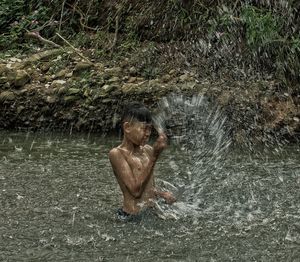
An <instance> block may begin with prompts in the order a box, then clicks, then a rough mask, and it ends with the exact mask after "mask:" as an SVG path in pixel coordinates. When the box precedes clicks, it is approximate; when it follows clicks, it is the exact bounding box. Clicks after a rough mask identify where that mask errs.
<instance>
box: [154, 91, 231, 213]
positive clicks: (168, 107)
mask: <svg viewBox="0 0 300 262" xmlns="http://www.w3.org/2000/svg"><path fill="white" fill-rule="evenodd" d="M158 108H159V110H158V113H157V114H156V115H155V116H154V123H155V125H156V126H157V128H160V129H163V130H165V132H166V133H167V135H168V137H169V139H170V141H171V143H172V144H174V145H175V148H176V149H175V150H177V151H180V152H179V154H178V152H177V154H176V155H177V156H178V155H180V156H181V157H180V158H178V159H174V160H171V161H169V166H170V167H171V169H172V170H173V171H174V173H175V174H176V176H175V185H176V188H177V190H175V194H176V196H177V198H178V199H179V200H180V202H178V203H177V204H176V205H174V206H175V209H174V208H173V214H174V212H175V214H176V215H180V214H183V213H186V211H188V213H191V212H196V211H197V209H198V207H199V204H200V202H201V193H202V190H203V187H204V186H205V184H208V183H209V181H208V180H213V179H218V177H219V176H221V175H222V174H221V170H222V166H223V163H224V159H225V158H226V153H227V149H228V148H229V146H230V144H231V136H230V129H229V128H228V125H227V122H226V121H227V118H226V115H225V114H224V112H223V111H222V110H221V109H220V108H219V107H218V106H216V105H214V103H212V102H210V101H209V100H208V99H207V98H206V97H205V96H202V95H194V96H192V97H187V96H183V95H176V94H171V95H170V96H168V97H165V98H164V99H162V100H161V102H160V103H159V106H158ZM183 166H184V169H182V168H181V167H183ZM207 173H209V174H210V176H207ZM161 182H162V183H160V184H161V186H162V187H163V188H166V187H167V188H169V189H170V190H171V191H173V192H174V185H172V186H171V187H170V185H166V182H165V181H161ZM160 209H163V207H162V206H161V205H160ZM180 210H181V211H180ZM164 211H165V212H169V211H170V209H169V211H167V210H166V209H165V210H164Z"/></svg>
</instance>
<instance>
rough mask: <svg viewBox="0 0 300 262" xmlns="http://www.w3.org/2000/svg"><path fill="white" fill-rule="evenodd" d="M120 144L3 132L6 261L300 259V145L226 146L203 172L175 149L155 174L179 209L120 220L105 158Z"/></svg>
mask: <svg viewBox="0 0 300 262" xmlns="http://www.w3.org/2000/svg"><path fill="white" fill-rule="evenodd" d="M119 142H120V141H119V138H118V137H102V136H100V135H87V134H79V135H75V134H72V135H70V134H61V133H14V132H6V131H1V132H0V200H1V214H0V260H1V261H300V260H299V258H300V204H299V200H300V160H299V159H300V157H299V155H300V152H299V147H298V146H289V147H287V146H286V147H285V148H281V150H278V149H277V148H274V149H270V148H268V150H265V149H263V148H262V149H255V150H252V151H251V152H250V151H247V150H245V149H244V150H238V149H232V148H229V150H228V153H227V154H226V157H222V158H221V159H215V158H214V159H213V163H211V161H203V162H202V164H201V166H199V164H198V165H193V162H192V161H193V160H192V159H191V158H190V157H188V156H187V155H185V154H183V152H182V150H181V149H180V148H178V145H177V146H175V145H170V146H169V148H168V149H167V150H166V151H165V152H164V153H163V155H162V157H161V159H160V160H159V162H158V163H157V166H156V169H155V171H156V177H157V179H158V184H160V185H162V184H163V183H162V181H167V182H170V183H172V184H173V185H175V186H176V188H177V190H175V189H174V188H173V187H172V186H171V185H169V186H168V185H166V186H167V187H168V188H170V189H172V190H173V192H174V193H175V194H176V195H177V196H178V203H176V205H175V206H173V207H172V208H168V207H167V206H165V205H164V204H163V203H159V205H160V208H161V210H164V213H161V215H160V217H159V216H157V215H155V214H153V213H151V214H149V215H148V216H146V217H143V219H142V221H140V222H139V223H122V222H119V221H117V220H116V219H115V216H114V214H115V210H116V209H117V208H118V207H120V203H121V195H120V191H119V189H118V186H117V184H116V181H115V178H114V176H113V174H112V171H111V167H110V164H109V161H108V158H107V154H108V152H109V149H110V148H112V147H113V146H115V145H117V144H118V143H119ZM187 158H188V159H187ZM197 161H199V159H197ZM210 164H211V165H210ZM195 166H196V167H197V168H198V169H199V170H198V171H199V172H196V171H197V170H196V169H195ZM200 167H201V170H200ZM162 215H164V218H165V219H162V218H161V216H162Z"/></svg>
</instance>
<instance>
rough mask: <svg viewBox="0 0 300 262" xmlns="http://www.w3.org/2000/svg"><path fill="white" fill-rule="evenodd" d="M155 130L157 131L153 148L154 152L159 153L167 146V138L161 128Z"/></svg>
mask: <svg viewBox="0 0 300 262" xmlns="http://www.w3.org/2000/svg"><path fill="white" fill-rule="evenodd" d="M157 131H158V138H157V139H156V141H155V143H154V145H153V149H154V153H156V154H159V153H160V152H161V151H163V150H164V149H165V148H166V147H167V141H168V138H167V136H166V135H165V133H164V132H163V131H162V130H157Z"/></svg>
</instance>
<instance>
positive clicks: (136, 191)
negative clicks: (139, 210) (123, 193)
mask: <svg viewBox="0 0 300 262" xmlns="http://www.w3.org/2000/svg"><path fill="white" fill-rule="evenodd" d="M131 195H132V196H133V197H134V198H140V197H141V196H142V191H141V188H140V187H134V188H132V190H131Z"/></svg>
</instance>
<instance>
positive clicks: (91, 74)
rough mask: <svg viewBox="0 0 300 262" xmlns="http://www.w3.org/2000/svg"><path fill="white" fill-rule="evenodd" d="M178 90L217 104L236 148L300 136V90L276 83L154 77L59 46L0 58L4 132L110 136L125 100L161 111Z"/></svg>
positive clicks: (183, 74) (175, 74)
mask: <svg viewBox="0 0 300 262" xmlns="http://www.w3.org/2000/svg"><path fill="white" fill-rule="evenodd" d="M293 90H295V89H293ZM172 92H177V93H183V94H185V95H193V94H203V95H205V96H207V97H208V98H209V99H210V100H212V101H213V102H215V103H217V104H218V105H219V106H220V107H221V108H222V109H223V110H224V111H225V112H226V114H227V116H228V122H229V125H230V126H231V129H232V136H233V138H234V141H236V142H238V143H244V142H245V141H251V142H253V141H256V142H264V141H266V140H268V139H270V138H272V139H274V138H275V139H276V140H283V139H288V140H297V139H298V138H299V135H300V120H299V119H300V106H299V105H300V103H299V102H300V93H299V92H298V93H297V92H295V91H293V92H289V89H288V88H284V87H282V84H280V83H279V82H276V81H275V80H272V79H269V80H263V79H259V80H257V79H252V80H248V81H246V80H242V81H239V80H232V79H229V78H226V77H224V78H223V79H221V80H220V79H218V80H213V79H209V78H204V77H202V78H201V77H199V75H198V74H197V72H195V70H193V69H192V68H191V69H190V70H186V69H184V70H182V69H180V68H178V67H174V68H171V67H170V66H169V67H168V72H164V73H163V74H160V75H159V76H156V77H152V78H151V77H149V76H145V75H141V74H140V73H139V69H138V68H137V67H136V66H135V65H134V64H133V63H131V61H130V60H129V59H124V60H123V61H118V63H107V62H103V61H92V62H91V63H90V62H86V61H84V60H83V59H82V58H81V57H79V56H77V55H76V54H74V53H73V52H72V51H70V52H65V51H62V50H61V49H52V50H45V51H43V52H38V53H37V54H34V55H31V56H27V57H22V56H20V57H18V58H16V57H7V58H5V59H2V60H1V61H0V128H2V129H32V130H41V129H46V130H53V129H60V130H70V129H72V130H74V131H89V132H110V131H112V130H113V129H114V128H115V124H116V121H117V119H118V116H119V113H120V111H121V110H122V107H123V105H124V103H126V102H127V101H129V100H139V101H143V102H144V103H145V104H147V105H148V106H150V107H151V108H155V106H156V104H157V102H158V101H159V100H160V98H162V97H163V96H166V95H167V94H169V93H172Z"/></svg>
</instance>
